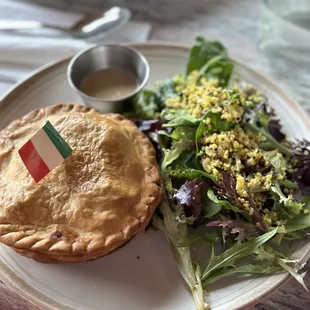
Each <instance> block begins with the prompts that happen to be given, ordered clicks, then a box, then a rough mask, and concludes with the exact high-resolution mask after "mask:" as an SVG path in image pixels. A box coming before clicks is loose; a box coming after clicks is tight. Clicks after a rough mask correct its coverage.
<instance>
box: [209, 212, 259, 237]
mask: <svg viewBox="0 0 310 310" xmlns="http://www.w3.org/2000/svg"><path fill="white" fill-rule="evenodd" d="M207 226H213V227H214V226H215V227H223V230H224V234H223V236H224V235H225V236H227V235H231V236H234V237H235V236H236V234H237V237H235V238H234V239H235V240H238V241H245V240H250V239H252V238H253V237H255V236H257V235H258V234H259V230H258V228H257V227H256V226H255V225H253V224H250V223H247V222H245V221H240V220H231V219H228V218H224V217H223V219H222V221H214V222H210V223H208V224H207Z"/></svg>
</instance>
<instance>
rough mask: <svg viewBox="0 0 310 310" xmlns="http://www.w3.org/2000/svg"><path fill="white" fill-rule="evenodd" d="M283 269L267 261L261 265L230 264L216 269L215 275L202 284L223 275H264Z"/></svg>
mask: <svg viewBox="0 0 310 310" xmlns="http://www.w3.org/2000/svg"><path fill="white" fill-rule="evenodd" d="M281 271H283V269H282V268H281V267H279V266H272V265H270V264H268V263H265V264H261V265H252V264H249V265H244V266H239V267H237V266H230V267H225V268H223V269H221V270H220V271H218V272H217V273H216V274H215V275H213V276H210V277H209V278H207V280H205V281H204V282H203V285H204V286H205V285H206V284H210V283H213V282H215V281H217V280H219V279H221V278H223V277H225V276H229V275H232V274H236V273H239V274H259V275H264V274H272V273H277V272H281Z"/></svg>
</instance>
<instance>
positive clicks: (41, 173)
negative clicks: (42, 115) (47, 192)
mask: <svg viewBox="0 0 310 310" xmlns="http://www.w3.org/2000/svg"><path fill="white" fill-rule="evenodd" d="M18 153H19V155H20V157H21V159H22V161H23V163H24V164H25V166H26V168H27V169H28V171H29V173H30V174H31V176H32V177H33V179H34V180H35V181H36V182H39V181H40V180H41V179H43V178H44V177H45V176H46V175H47V174H48V173H49V172H50V171H51V170H53V169H54V168H55V167H56V166H58V165H59V164H60V163H62V162H63V161H64V160H65V159H66V158H68V157H69V156H70V155H71V153H72V149H71V148H70V146H69V145H68V144H67V143H66V141H65V140H64V139H63V138H62V137H61V136H60V134H59V133H58V131H57V130H56V129H55V128H54V127H53V125H52V124H51V123H50V122H49V121H47V123H46V124H45V125H44V126H43V127H42V128H41V129H40V130H39V131H38V132H37V133H36V134H35V135H34V136H33V137H32V138H31V139H30V140H29V141H28V142H27V143H26V144H24V145H23V146H22V148H21V149H20V150H19V151H18Z"/></svg>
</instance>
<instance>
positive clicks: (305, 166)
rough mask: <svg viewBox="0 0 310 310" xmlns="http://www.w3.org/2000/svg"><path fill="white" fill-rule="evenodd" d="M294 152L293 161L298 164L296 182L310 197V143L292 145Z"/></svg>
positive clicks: (295, 175) (301, 142) (302, 142)
mask: <svg viewBox="0 0 310 310" xmlns="http://www.w3.org/2000/svg"><path fill="white" fill-rule="evenodd" d="M292 150H293V154H292V161H295V162H297V164H296V167H295V173H294V175H293V177H294V180H295V182H296V183H297V184H298V186H299V188H300V190H301V191H302V193H303V194H304V195H310V142H309V141H306V140H303V141H298V142H296V143H292Z"/></svg>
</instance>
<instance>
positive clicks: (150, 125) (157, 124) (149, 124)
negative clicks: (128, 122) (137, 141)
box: [133, 119, 164, 132]
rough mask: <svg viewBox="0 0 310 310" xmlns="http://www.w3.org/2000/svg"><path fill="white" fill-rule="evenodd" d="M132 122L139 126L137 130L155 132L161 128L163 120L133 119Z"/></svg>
mask: <svg viewBox="0 0 310 310" xmlns="http://www.w3.org/2000/svg"><path fill="white" fill-rule="evenodd" d="M133 122H134V123H135V124H136V126H137V127H138V128H139V130H141V131H143V132H145V131H151V132H156V131H159V130H162V129H163V124H164V121H162V120H159V119H152V120H140V119H137V120H133Z"/></svg>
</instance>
